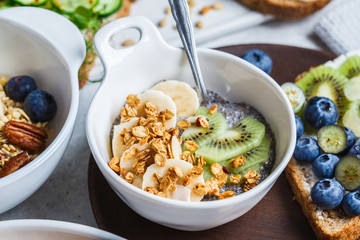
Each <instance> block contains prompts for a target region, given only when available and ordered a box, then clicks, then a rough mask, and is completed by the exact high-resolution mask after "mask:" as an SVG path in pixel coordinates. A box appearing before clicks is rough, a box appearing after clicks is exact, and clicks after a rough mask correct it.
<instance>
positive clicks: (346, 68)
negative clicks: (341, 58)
mask: <svg viewBox="0 0 360 240" xmlns="http://www.w3.org/2000/svg"><path fill="white" fill-rule="evenodd" d="M339 71H340V72H341V73H342V74H343V75H345V76H346V77H347V78H349V79H351V78H353V77H356V76H358V75H360V56H359V55H353V56H350V57H348V59H346V61H345V62H344V63H343V64H341V66H340V67H339Z"/></svg>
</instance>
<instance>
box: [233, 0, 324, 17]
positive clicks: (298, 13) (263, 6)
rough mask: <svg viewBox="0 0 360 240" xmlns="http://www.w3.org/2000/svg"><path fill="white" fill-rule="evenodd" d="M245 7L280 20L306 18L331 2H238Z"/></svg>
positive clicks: (286, 0) (310, 0) (243, 0)
mask: <svg viewBox="0 0 360 240" xmlns="http://www.w3.org/2000/svg"><path fill="white" fill-rule="evenodd" d="M239 1H240V2H241V3H243V4H244V5H245V6H247V7H249V8H251V9H254V10H257V11H259V12H262V13H264V14H271V15H274V16H275V17H277V18H281V19H288V20H291V19H299V18H303V17H306V16H308V15H310V14H312V13H314V12H316V11H318V10H320V9H321V8H323V7H324V6H325V5H326V4H328V3H329V2H330V1H331V0H239Z"/></svg>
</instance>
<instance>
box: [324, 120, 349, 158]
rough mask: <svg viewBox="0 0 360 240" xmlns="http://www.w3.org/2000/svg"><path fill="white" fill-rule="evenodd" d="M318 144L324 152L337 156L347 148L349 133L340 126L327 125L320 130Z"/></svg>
mask: <svg viewBox="0 0 360 240" xmlns="http://www.w3.org/2000/svg"><path fill="white" fill-rule="evenodd" d="M317 142H318V145H319V146H320V147H321V149H322V150H323V151H324V152H326V153H333V154H337V153H340V152H342V151H344V150H345V148H346V143H347V133H346V131H345V128H344V127H342V126H340V125H327V126H324V127H322V128H320V129H319V132H318V136H317Z"/></svg>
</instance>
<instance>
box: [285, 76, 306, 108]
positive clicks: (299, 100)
mask: <svg viewBox="0 0 360 240" xmlns="http://www.w3.org/2000/svg"><path fill="white" fill-rule="evenodd" d="M281 88H282V90H283V91H284V92H285V94H286V96H287V97H288V99H289V101H290V104H291V106H292V108H293V111H294V113H298V112H300V110H301V109H302V108H303V106H304V103H305V94H304V92H303V90H302V89H301V88H300V87H299V86H298V85H296V84H295V83H292V82H286V83H284V84H283V85H281Z"/></svg>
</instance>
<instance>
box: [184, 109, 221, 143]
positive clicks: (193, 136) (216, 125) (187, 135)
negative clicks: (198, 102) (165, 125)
mask: <svg viewBox="0 0 360 240" xmlns="http://www.w3.org/2000/svg"><path fill="white" fill-rule="evenodd" d="M195 115H196V116H199V115H201V116H204V117H206V119H207V120H208V121H209V128H203V127H197V126H196V125H195V124H192V126H191V127H190V128H188V129H186V130H185V131H184V132H183V134H182V135H181V139H182V142H185V141H186V140H190V141H194V142H196V144H197V145H198V147H200V146H201V145H203V144H204V143H206V142H208V141H210V140H211V139H214V138H217V137H218V136H220V135H221V134H223V133H224V132H225V131H226V129H227V124H226V119H225V117H224V115H223V114H222V113H221V112H219V111H216V112H215V113H214V114H209V109H208V108H206V107H199V109H198V110H197V111H196V113H195Z"/></svg>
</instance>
